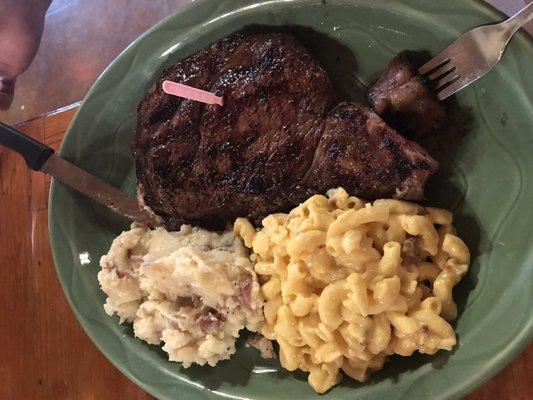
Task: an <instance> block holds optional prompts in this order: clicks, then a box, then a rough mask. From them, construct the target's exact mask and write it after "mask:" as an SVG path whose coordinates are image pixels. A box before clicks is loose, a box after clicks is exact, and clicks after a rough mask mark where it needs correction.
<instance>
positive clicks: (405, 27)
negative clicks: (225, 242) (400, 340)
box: [50, 0, 533, 399]
mask: <svg viewBox="0 0 533 400" xmlns="http://www.w3.org/2000/svg"><path fill="white" fill-rule="evenodd" d="M502 18H503V16H502V15H501V14H499V13H497V12H496V11H494V10H493V9H491V8H489V7H488V6H485V5H484V4H483V3H482V2H473V1H459V0H453V1H445V2H444V1H442V2H435V1H426V0H410V1H358V0H322V1H320V0H318V1H315V0H311V1H304V0H290V1H235V0H232V1H217V0H212V1H207V0H199V1H195V2H194V3H193V4H192V5H190V6H189V7H186V8H185V9H183V10H182V11H181V12H179V13H177V14H175V15H173V16H171V17H169V18H168V19H166V20H165V21H163V22H161V23H160V24H158V25H156V26H155V27H153V28H152V29H151V30H149V31H148V32H146V33H145V34H144V35H143V36H141V37H140V38H139V39H137V40H136V41H135V42H134V43H133V44H132V45H131V46H129V47H128V48H127V49H126V50H125V51H124V52H123V53H122V54H121V55H120V56H119V57H118V58H117V59H116V60H115V61H114V62H113V63H112V64H111V66H110V67H109V68H108V69H107V70H106V71H105V72H104V73H103V75H102V76H101V77H100V79H98V81H97V82H96V84H95V85H94V87H93V88H92V89H91V91H90V92H89V94H88V95H87V97H86V99H85V101H84V103H83V105H82V107H81V109H80V110H79V112H78V114H77V116H76V118H75V119H74V121H73V122H72V124H71V126H70V129H69V131H68V134H67V135H66V136H65V139H64V141H63V145H62V148H61V152H60V154H61V155H62V156H63V157H65V158H66V159H68V160H70V161H72V162H74V163H76V164H78V165H79V166H81V167H82V168H84V169H86V170H88V171H90V172H92V173H93V174H95V175H97V176H99V177H100V178H103V179H105V180H106V181H108V182H110V183H111V184H113V185H115V186H117V187H120V188H121V189H122V190H125V191H127V192H130V193H132V194H133V192H134V190H135V189H134V187H135V174H134V169H133V160H132V155H131V151H130V142H131V140H132V137H133V131H134V127H135V120H136V106H137V103H138V102H139V100H140V99H141V98H142V97H143V95H144V93H145V91H146V89H147V88H148V86H149V85H150V84H151V82H152V81H153V80H154V79H155V78H156V77H157V76H158V75H159V73H160V72H161V70H162V69H163V68H164V67H166V66H168V65H170V64H173V63H175V62H176V61H178V60H180V59H182V58H183V57H185V56H187V55H189V54H191V53H193V52H196V51H198V50H200V49H202V48H203V47H205V46H206V45H208V44H210V43H212V42H213V41H215V40H217V39H219V38H221V37H223V36H225V35H228V34H229V33H231V32H234V31H236V30H238V29H241V28H243V27H248V26H250V25H268V26H284V27H285V28H286V29H289V30H291V31H293V32H294V33H295V34H296V35H297V36H298V37H299V38H300V39H301V40H302V41H303V43H304V44H305V45H307V46H308V47H309V48H310V50H311V51H312V52H313V53H314V54H315V55H316V57H317V58H318V59H319V60H320V61H321V62H322V63H323V64H324V65H325V66H326V69H327V70H328V71H329V73H330V74H331V76H332V78H333V81H334V84H335V86H336V87H337V90H338V92H339V94H340V95H341V97H344V98H345V99H350V100H360V101H361V100H362V99H363V94H364V88H365V87H367V86H368V85H369V84H371V83H372V82H373V81H374V80H375V79H376V78H377V76H378V75H379V73H380V72H381V71H382V69H383V68H384V67H385V65H386V63H387V61H388V60H389V59H390V58H391V57H392V56H393V55H394V54H396V53H397V52H399V51H401V50H404V49H412V50H421V49H426V50H429V51H430V52H432V53H433V54H435V53H436V52H438V51H439V50H441V49H442V48H444V47H445V46H446V45H447V44H449V43H450V42H452V41H453V40H455V39H456V38H457V37H458V36H459V34H461V33H463V32H465V31H467V30H469V29H471V28H473V27H475V26H478V25H481V24H485V23H489V22H494V21H499V20H501V19H502ZM532 63H533V46H532V42H531V40H530V38H529V37H527V36H526V35H525V34H523V33H519V34H517V35H516V37H514V38H513V39H512V41H511V43H510V45H509V47H508V49H507V51H506V53H505V55H504V57H503V60H502V61H501V62H500V64H499V65H498V66H497V67H496V68H495V69H494V70H493V71H492V72H490V73H489V74H488V75H486V76H485V77H484V78H482V79H480V80H479V81H477V82H476V83H475V84H473V85H472V86H470V87H468V88H466V89H465V90H463V91H462V92H460V93H459V94H458V95H457V96H456V99H455V100H451V101H449V103H448V107H449V111H448V119H447V123H446V124H445V126H444V127H443V128H442V129H440V130H439V132H436V133H434V134H432V135H431V136H430V138H429V139H428V140H427V141H426V143H424V144H425V145H426V147H427V148H428V149H429V150H430V152H431V153H432V154H433V155H434V156H435V157H436V158H437V159H438V160H439V161H440V162H441V166H442V167H441V169H440V172H439V174H438V175H437V176H436V177H434V179H433V180H432V181H431V184H430V187H429V190H428V193H429V196H428V198H429V200H428V202H429V203H430V204H433V205H437V206H444V207H447V208H449V209H453V210H455V212H456V213H457V217H456V225H457V228H458V230H459V233H460V235H461V236H462V237H463V238H465V240H466V242H467V243H468V245H469V246H470V248H471V249H472V253H473V256H474V257H473V264H472V267H471V270H470V272H469V274H468V276H467V277H466V278H465V279H464V281H463V282H462V283H461V284H460V285H459V286H458V287H457V288H456V290H455V296H456V297H457V299H458V303H459V308H460V311H461V313H460V318H459V320H458V322H457V324H456V328H457V335H458V338H459V344H458V346H457V347H456V348H455V349H454V350H453V351H452V352H439V353H438V354H437V355H436V356H434V357H425V356H415V357H412V358H401V357H398V358H393V359H392V361H391V362H390V364H388V365H387V366H386V368H385V369H384V370H383V371H381V372H379V373H377V374H375V375H374V376H373V377H372V378H371V379H370V380H369V381H368V382H367V383H366V384H364V385H363V384H358V383H354V382H351V381H350V380H348V379H345V380H344V382H343V383H342V384H341V385H339V386H337V387H336V388H334V389H333V390H331V391H330V392H329V393H327V394H326V395H324V396H323V397H322V398H323V399H348V398H350V399H354V398H358V399H384V398H387V399H400V398H402V399H405V398H410V399H430V398H431V399H449V398H457V397H459V396H461V395H464V394H466V393H468V392H470V391H472V390H473V389H474V388H476V387H477V386H479V385H481V384H482V383H483V382H485V381H486V380H488V379H489V378H490V377H492V376H493V375H495V374H496V373H497V372H498V371H499V370H500V369H502V368H503V367H504V366H505V365H506V364H507V363H509V362H510V361H511V360H512V359H513V357H515V356H516V355H517V354H518V352H519V351H520V350H521V349H523V348H524V347H525V346H526V345H527V344H528V343H529V342H530V341H531V339H532V337H533V317H532V306H533V298H532V296H533V288H532V282H533V245H532V240H531V238H532V237H533V213H532V212H531V208H532V207H531V205H532V204H533V132H532V130H533V110H532V106H531V104H532V101H531V95H532V94H533V80H532V79H531V72H532V69H531V64H532ZM127 227H128V222H127V221H126V220H124V219H122V218H121V217H118V216H116V215H114V214H113V213H112V212H110V211H108V210H107V209H105V208H104V207H102V206H100V205H98V204H96V203H94V202H93V201H91V200H89V199H87V198H85V197H84V196H82V195H80V194H78V193H75V192H74V191H73V190H70V189H68V188H67V187H65V186H63V185H61V184H58V183H57V182H54V183H53V184H52V189H51V201H50V236H51V242H52V250H53V254H54V260H55V264H56V267H57V273H58V275H59V279H60V281H61V284H62V285H63V288H64V290H65V294H66V296H67V299H68V301H69V302H70V305H71V307H72V309H73V310H74V313H75V314H76V316H77V317H78V320H79V321H80V323H81V324H82V325H83V327H84V329H85V331H86V332H87V334H88V335H89V336H90V337H91V339H92V340H93V341H94V343H95V344H96V345H97V346H98V348H99V349H100V350H101V351H102V352H103V353H104V354H105V355H106V356H107V357H108V358H109V359H110V360H111V362H112V363H113V364H115V365H116V367H117V368H119V369H120V370H121V371H122V372H123V373H124V374H125V375H127V376H128V377H129V378H130V379H131V380H132V381H134V382H136V383H137V384H138V385H140V386H141V387H143V388H144V389H145V390H147V391H148V392H150V393H152V394H153V395H155V396H157V397H159V398H161V399H177V398H179V399H208V398H231V399H249V398H253V399H303V398H311V397H314V398H316V397H317V395H316V394H315V393H314V392H313V391H312V390H311V388H310V387H309V386H308V385H307V382H306V380H305V375H304V374H292V373H286V372H284V371H283V370H281V369H280V368H279V365H278V363H277V362H267V361H263V360H261V359H260V358H259V356H258V354H257V352H256V351H255V350H253V349H247V348H244V346H242V344H241V345H240V346H239V350H238V352H237V354H236V355H235V356H234V357H233V358H232V359H231V360H230V361H224V362H222V363H220V365H219V366H218V367H216V368H209V367H193V368H189V369H187V370H185V369H183V368H181V367H180V365H179V364H177V363H171V362H169V361H167V360H166V357H165V354H164V353H163V352H162V351H161V350H160V349H159V348H158V347H155V346H149V345H146V344H145V343H143V342H141V341H140V340H138V339H136V338H134V337H133V334H132V329H131V327H130V326H129V325H119V324H118V321H117V318H116V317H108V316H107V315H106V314H105V313H104V310H103V308H102V303H103V302H104V299H105V297H104V294H103V293H102V292H101V291H100V290H99V287H98V282H97V279H96V274H97V272H98V270H99V266H98V261H99V258H100V256H101V255H102V254H104V253H106V251H107V249H108V247H109V245H110V243H111V240H112V239H113V237H114V236H116V235H117V234H118V233H120V232H121V230H123V229H126V228H127ZM88 260H90V262H88Z"/></svg>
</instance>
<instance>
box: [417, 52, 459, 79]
mask: <svg viewBox="0 0 533 400" xmlns="http://www.w3.org/2000/svg"><path fill="white" fill-rule="evenodd" d="M450 61H451V60H450V58H449V57H448V56H447V55H445V54H443V52H440V53H439V54H437V55H436V56H435V57H433V58H432V59H431V60H429V61H428V62H427V63H425V64H424V65H422V66H421V67H420V68H418V73H419V74H420V75H425V74H427V73H428V72H430V71H433V70H434V69H436V68H438V67H442V66H443V65H444V64H447V63H449V62H450Z"/></svg>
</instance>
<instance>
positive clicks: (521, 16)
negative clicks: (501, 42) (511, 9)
mask: <svg viewBox="0 0 533 400" xmlns="http://www.w3.org/2000/svg"><path fill="white" fill-rule="evenodd" d="M532 19H533V2H532V3H529V4H528V5H527V6H525V7H524V8H522V9H521V10H520V11H518V12H517V13H516V14H515V15H513V16H512V17H511V18H509V19H508V20H507V21H504V22H503V23H502V25H504V26H505V27H506V28H507V29H508V32H509V33H510V34H511V35H513V34H514V33H515V32H516V31H517V30H518V29H520V28H521V27H522V26H524V25H525V24H526V23H527V22H528V21H531V20H532Z"/></svg>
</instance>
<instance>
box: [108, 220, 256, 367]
mask: <svg viewBox="0 0 533 400" xmlns="http://www.w3.org/2000/svg"><path fill="white" fill-rule="evenodd" d="M100 265H101V267H102V270H101V271H100V272H99V273H98V281H99V282H100V285H101V287H102V290H103V291H104V292H105V293H106V294H107V296H108V298H107V300H106V303H105V304H104V309H105V311H106V312H107V314H109V315H113V314H114V313H116V314H118V316H119V317H120V322H121V323H122V322H124V321H127V322H132V323H133V329H134V332H135V336H137V337H138V338H140V339H142V340H145V341H146V342H148V343H150V344H160V343H161V342H163V343H164V346H163V350H165V351H166V352H167V353H168V356H169V359H170V360H171V361H179V362H181V363H182V364H183V366H184V367H188V366H190V365H191V364H192V363H196V364H200V365H204V364H206V363H207V364H209V365H212V366H213V365H215V364H216V363H217V362H218V361H220V360H225V359H228V358H229V357H230V355H231V354H233V353H235V339H236V338H237V337H239V331H240V330H241V329H243V328H245V327H246V328H247V329H248V330H250V331H253V332H257V331H259V330H260V329H261V326H262V324H263V318H264V317H263V313H262V305H263V300H262V297H261V294H260V293H259V284H258V282H257V277H256V275H255V273H254V271H253V266H252V264H251V262H250V260H249V258H248V254H247V250H246V249H245V247H244V246H243V243H242V241H241V239H239V238H237V237H235V235H234V234H233V232H231V231H227V232H224V233H222V234H219V233H215V232H209V231H206V230H203V229H199V228H193V227H191V226H187V225H185V226H182V228H181V230H180V231H179V232H167V231H166V230H165V229H163V228H157V229H155V230H149V229H145V228H143V227H140V226H138V225H135V224H133V225H132V227H131V230H129V231H126V232H123V233H122V234H121V235H119V236H118V237H117V238H116V239H115V240H114V241H113V244H112V245H111V248H110V250H109V253H108V254H107V255H105V256H103V257H102V259H101V261H100Z"/></svg>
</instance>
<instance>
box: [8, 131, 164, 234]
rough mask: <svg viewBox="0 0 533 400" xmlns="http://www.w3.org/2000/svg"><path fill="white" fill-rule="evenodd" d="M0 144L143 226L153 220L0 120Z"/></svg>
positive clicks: (114, 190) (120, 194)
mask: <svg viewBox="0 0 533 400" xmlns="http://www.w3.org/2000/svg"><path fill="white" fill-rule="evenodd" d="M0 144H1V145H3V146H5V147H7V148H9V149H11V150H14V151H16V152H18V153H19V154H20V155H22V157H24V160H25V161H26V164H27V165H28V167H30V168H31V169H33V170H35V171H42V172H44V173H47V174H50V175H52V176H53V177H54V178H55V179H57V180H58V181H60V182H62V183H64V184H66V185H67V186H70V187H71V188H73V189H75V190H77V191H78V192H80V193H83V194H84V195H86V196H88V197H90V198H91V199H93V200H96V201H97V202H99V203H101V204H103V205H105V206H107V207H108V208H110V209H111V210H113V211H115V212H117V213H119V214H121V215H123V216H125V217H127V218H129V219H131V220H133V221H135V222H139V223H141V224H143V225H145V226H155V225H156V224H157V223H156V222H157V221H156V219H155V218H154V217H153V216H152V215H151V214H150V213H148V212H147V211H145V210H143V209H141V207H139V203H138V202H137V200H136V199H134V198H131V197H129V196H127V195H126V194H125V193H123V192H121V191H120V190H118V189H117V188H115V187H113V186H111V185H110V184H108V183H107V182H104V181H103V180H101V179H99V178H97V177H96V176H94V175H92V174H90V173H89V172H87V171H85V170H83V169H81V168H80V167H78V166H76V165H74V164H72V163H70V162H68V161H67V160H65V159H63V158H61V157H59V156H58V155H57V154H56V153H55V152H54V150H53V149H52V148H50V147H48V146H46V145H45V144H43V143H41V142H39V141H37V140H35V139H33V138H31V137H29V136H27V135H25V134H24V133H22V132H19V131H17V130H16V129H14V128H12V127H10V126H7V125H5V124H3V123H1V122H0Z"/></svg>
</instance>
